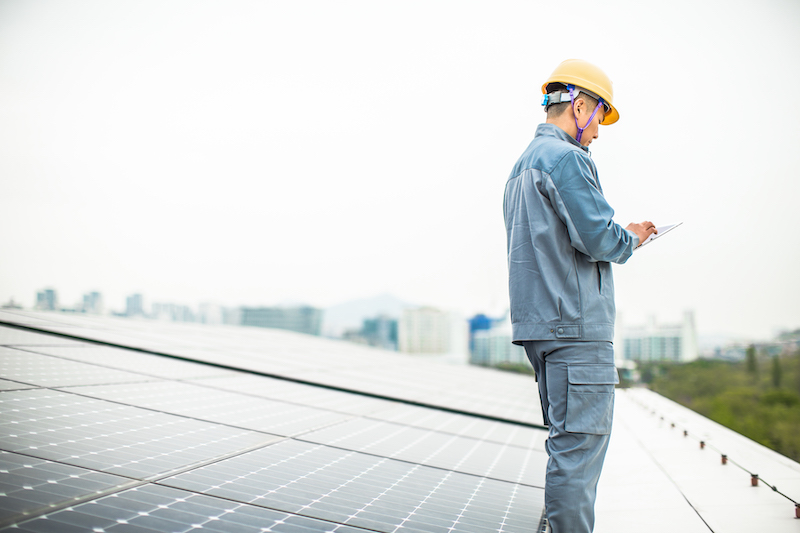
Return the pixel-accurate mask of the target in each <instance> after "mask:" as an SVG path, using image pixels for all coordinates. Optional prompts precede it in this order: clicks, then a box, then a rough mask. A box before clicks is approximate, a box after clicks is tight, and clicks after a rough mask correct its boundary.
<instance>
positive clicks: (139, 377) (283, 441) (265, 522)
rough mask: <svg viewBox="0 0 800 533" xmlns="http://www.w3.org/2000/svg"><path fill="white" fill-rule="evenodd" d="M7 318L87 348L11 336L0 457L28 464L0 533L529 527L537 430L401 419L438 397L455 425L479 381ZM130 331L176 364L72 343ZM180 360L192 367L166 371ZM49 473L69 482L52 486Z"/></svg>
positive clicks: (426, 416)
mask: <svg viewBox="0 0 800 533" xmlns="http://www.w3.org/2000/svg"><path fill="white" fill-rule="evenodd" d="M8 315H9V313H0V319H2V318H7V317H8ZM11 315H13V313H11ZM19 316H21V317H22V318H21V319H20V324H26V322H25V321H26V320H29V319H31V320H30V322H29V323H27V325H28V327H32V326H31V324H34V323H35V324H36V327H51V329H52V330H53V331H56V330H59V331H67V332H68V334H70V335H75V336H78V335H85V336H86V339H87V343H80V342H77V341H75V342H76V343H75V344H73V345H69V346H67V345H58V344H57V343H52V341H50V343H48V342H44V341H42V340H41V339H39V338H38V337H53V338H56V339H57V337H55V336H54V335H37V333H35V332H34V331H25V332H24V333H26V334H28V337H27V342H30V344H27V345H26V344H21V345H15V347H14V348H13V349H12V348H3V350H5V351H3V352H0V356H5V355H6V354H12V357H11V358H10V359H8V360H6V361H2V362H0V369H2V371H3V373H2V374H0V376H2V381H0V410H2V413H3V416H2V419H0V450H2V451H3V452H4V453H3V455H2V456H0V457H13V458H14V459H13V460H11V462H12V463H13V462H14V461H23V462H27V463H28V464H27V465H26V466H23V467H22V468H24V469H25V471H26V472H25V474H26V475H27V476H28V477H25V476H24V475H23V476H20V474H19V472H18V471H19V467H18V465H17V466H12V467H11V468H10V469H9V468H0V484H2V483H5V485H0V486H4V487H12V488H13V489H14V490H10V489H9V490H6V492H3V493H2V495H0V502H2V503H0V509H3V510H4V512H6V511H7V512H8V514H7V515H6V516H5V518H4V520H5V521H2V520H0V528H3V527H4V526H8V527H14V530H22V531H58V532H59V533H62V532H65V533H69V532H70V531H136V532H141V533H146V532H152V531H197V530H208V531H226V532H227V531H276V532H277V531H282V532H301V531H337V532H345V533H351V532H356V531H359V532H365V531H373V532H374V531H380V532H387V533H388V532H395V531H414V532H417V531H431V532H438V531H442V532H472V533H475V532H480V531H501V532H517V533H522V532H524V531H532V530H533V529H534V528H535V526H536V524H538V521H539V517H540V516H541V512H542V505H543V502H542V498H543V491H542V489H541V488H540V487H541V483H540V482H539V478H540V477H541V475H540V473H539V472H538V471H537V468H539V467H543V463H542V462H541V457H540V456H541V455H542V454H543V452H542V450H541V442H542V441H543V435H544V432H543V430H541V429H537V428H536V427H532V426H531V425H530V424H529V423H527V422H525V421H520V423H507V422H500V421H497V420H492V419H487V418H485V417H483V416H482V415H480V414H479V413H475V414H469V413H468V412H465V413H463V414H457V413H454V412H452V410H447V409H444V410H442V409H440V408H438V407H437V404H436V403H433V404H432V405H429V406H421V405H418V403H419V400H420V399H424V400H428V401H430V402H444V401H445V399H446V401H447V402H449V403H451V405H455V406H456V407H457V408H458V409H461V410H462V411H463V410H464V409H465V408H466V407H467V400H466V399H464V401H461V400H459V399H458V396H459V395H458V394H457V393H456V392H455V391H457V390H458V389H459V388H460V387H464V386H467V384H470V383H472V385H470V386H472V388H473V389H474V390H475V391H481V389H482V387H480V386H478V385H477V384H475V379H476V376H478V375H480V373H479V374H475V373H474V372H472V371H471V370H470V371H467V372H462V371H461V370H453V371H450V370H451V368H450V367H447V368H445V369H442V368H436V365H430V364H428V363H423V367H424V369H430V370H431V371H430V372H427V373H426V374H425V376H424V377H422V378H420V377H419V376H417V378H415V375H416V373H415V372H414V371H413V370H410V369H409V368H406V367H408V366H409V362H411V361H416V360H415V359H408V358H405V359H404V356H401V355H398V354H388V355H387V356H386V357H383V355H386V354H383V353H381V352H376V351H374V350H367V351H363V350H361V349H360V348H359V347H356V349H355V350H353V351H352V352H351V351H349V350H348V346H347V345H345V344H344V343H340V342H327V341H325V340H323V339H315V338H310V339H308V342H306V339H305V338H304V337H303V336H298V335H295V334H291V335H284V334H283V332H270V331H265V332H264V333H265V334H263V335H262V334H261V332H259V331H250V330H244V331H243V332H242V335H241V336H240V337H236V336H235V335H233V333H234V332H235V329H231V328H222V329H221V330H214V328H211V330H212V332H211V333H209V332H206V333H203V330H202V328H197V327H190V328H185V327H177V328H172V327H170V325H163V324H150V323H146V322H136V321H131V323H132V326H131V327H130V329H126V326H127V324H126V321H119V320H110V319H109V320H107V321H106V320H104V319H102V318H98V317H91V319H90V320H89V321H87V322H86V323H85V324H82V323H81V320H80V318H81V317H74V316H69V317H66V318H64V319H63V320H62V317H61V315H50V314H37V315H36V316H35V317H30V316H27V317H26V316H23V314H20V315H19ZM50 318H52V319H53V320H54V322H52V324H53V325H52V326H50V325H49V324H51V323H50V322H49V319H50ZM33 319H35V320H33ZM56 321H57V322H56ZM7 329H13V328H7V327H2V326H0V333H1V332H2V331H3V330H7ZM242 329H244V328H242ZM188 333H191V338H190V339H188V338H183V336H184V335H186V334H188ZM140 335H141V339H139V340H136V341H135V342H134V343H132V345H134V346H136V347H139V348H141V347H142V346H147V347H149V348H147V349H153V350H155V351H158V352H159V353H165V354H167V353H171V354H173V355H175V356H177V357H178V358H170V357H163V356H159V355H157V354H154V353H143V352H141V351H138V350H130V349H126V348H125V347H124V346H122V345H119V346H101V345H97V344H91V343H89V342H88V341H91V340H99V341H102V342H108V341H109V339H115V340H116V341H120V342H122V341H125V340H126V339H136V338H137V336H140ZM365 354H366V355H367V356H368V357H369V358H370V360H369V361H367V360H366V359H365V358H364V357H365ZM193 356H198V357H199V359H200V360H201V362H199V363H198V362H191V361H186V360H183V359H184V358H190V357H193ZM287 358H288V359H290V360H294V361H293V362H292V364H285V361H284V360H285V359H287ZM12 359H13V360H12ZM203 361H204V362H208V363H211V364H210V365H209V364H203ZM281 361H284V364H282V363H281ZM401 361H403V362H404V364H402V365H401V364H400V362H401ZM220 365H222V366H223V367H225V366H227V367H233V368H221V367H220ZM267 368H268V369H270V370H271V371H273V372H275V374H274V375H272V376H265V375H263V370H264V369H267ZM304 368H306V369H308V368H314V369H315V370H314V372H310V371H309V372H305V373H304V371H303V370H302V369H304ZM236 369H238V370H236ZM320 369H325V370H326V371H323V372H318V371H319V370H320ZM445 370H447V372H446V371H445ZM297 372H300V373H301V374H302V375H303V376H302V377H303V381H306V382H305V383H298V382H297V381H296V379H297V377H298V376H296V375H295V373H297ZM9 374H10V375H9ZM392 374H394V376H395V381H394V382H392V380H391V376H392ZM319 375H324V376H326V379H323V380H322V381H320V382H319V384H318V385H316V384H315V383H314V381H313V379H312V378H314V376H319ZM25 380H28V382H26V381H25ZM404 380H407V382H404ZM29 382H32V383H29ZM342 383H346V384H347V387H342V389H343V390H337V389H335V387H336V386H337V385H336V384H342ZM368 384H369V386H368ZM508 384H509V388H513V387H514V386H519V384H520V382H519V381H516V380H514V379H512V380H510V381H509V382H508ZM383 385H386V387H382V386H383ZM331 387H334V388H331ZM500 388H502V386H501V387H500ZM498 390H499V389H498V387H495V388H494V389H492V387H488V388H486V389H485V390H484V391H482V392H480V394H485V396H484V400H486V401H485V402H484V404H483V407H484V408H486V409H488V411H489V412H490V413H491V412H494V413H495V414H499V413H500V412H501V411H498V410H497V409H498V406H500V409H506V408H505V407H502V405H503V403H504V402H503V400H498V401H494V400H492V397H493V396H495V397H496V396H498V395H497V391H498ZM374 391H379V392H380V393H381V394H380V396H383V397H380V398H379V397H374V395H373V392H374ZM393 394H395V395H396V397H392V395H393ZM469 401H470V402H473V399H471V398H470V399H469ZM459 402H460V403H459ZM478 403H480V402H478ZM473 404H474V403H473ZM493 410H494V411H493ZM506 412H509V411H508V410H506ZM489 418H491V417H489ZM7 462H8V461H7ZM512 463H515V464H516V467H513V466H510V465H511V464H512ZM538 463H541V464H540V465H539V467H536V466H532V465H536V464H538ZM0 464H2V463H0ZM54 468H55V469H60V468H63V469H67V470H66V471H65V472H67V473H68V474H69V475H67V477H62V478H53V474H52V473H50V471H52V470H53V469H54ZM12 470H13V472H12ZM73 485H77V486H73ZM54 487H55V488H54ZM20 491H22V492H20ZM20 494H24V496H25V498H27V499H25V498H18V496H19V495H20ZM19 501H23V502H26V503H25V504H24V505H22V506H20V505H21V504H19ZM3 504H5V505H6V507H2V505H3Z"/></svg>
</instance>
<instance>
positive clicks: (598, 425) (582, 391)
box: [564, 364, 619, 435]
mask: <svg viewBox="0 0 800 533" xmlns="http://www.w3.org/2000/svg"><path fill="white" fill-rule="evenodd" d="M567 379H568V384H567V415H566V420H565V423H564V429H566V430H567V431H568V432H570V433H589V434H592V435H608V434H609V433H611V421H612V419H613V414H614V385H616V384H617V383H619V377H618V376H617V369H616V368H615V367H614V365H608V364H606V365H592V364H576V365H569V366H567Z"/></svg>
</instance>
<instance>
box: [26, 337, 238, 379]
mask: <svg viewBox="0 0 800 533" xmlns="http://www.w3.org/2000/svg"><path fill="white" fill-rule="evenodd" d="M24 349H25V350H27V351H30V352H35V353H38V354H43V355H52V356H55V357H58V358H61V359H66V360H71V361H79V362H83V363H89V364H93V365H98V366H100V367H111V368H116V369H119V370H125V371H127V372H133V373H136V374H141V375H145V376H153V377H160V378H163V379H181V380H186V379H198V378H204V377H221V376H235V375H236V374H237V373H236V372H233V371H230V370H225V369H222V368H215V367H213V366H209V365H205V364H199V363H190V362H188V361H177V360H175V359H170V358H167V357H162V356H158V355H152V354H147V353H139V354H138V355H137V356H136V357H135V358H134V357H131V351H130V350H123V349H121V348H112V347H109V346H99V345H93V344H83V345H76V346H36V347H25V348H24Z"/></svg>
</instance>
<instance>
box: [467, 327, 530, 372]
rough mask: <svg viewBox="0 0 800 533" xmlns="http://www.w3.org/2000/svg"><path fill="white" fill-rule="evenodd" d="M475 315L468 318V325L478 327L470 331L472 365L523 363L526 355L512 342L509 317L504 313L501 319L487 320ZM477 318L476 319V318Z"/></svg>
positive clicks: (525, 360)
mask: <svg viewBox="0 0 800 533" xmlns="http://www.w3.org/2000/svg"><path fill="white" fill-rule="evenodd" d="M479 317H484V318H485V316H484V315H477V316H476V317H474V318H473V319H472V320H470V325H473V324H478V325H479V326H480V327H478V328H476V329H474V330H473V332H472V339H471V340H472V350H471V352H470V360H469V362H470V363H471V364H473V365H481V366H497V365H498V364H501V363H512V364H525V363H526V362H527V361H528V356H527V355H526V354H525V349H524V348H523V347H522V346H517V345H516V344H513V343H512V342H511V341H512V334H511V317H510V315H508V314H506V316H505V317H503V318H501V319H489V322H488V326H489V327H485V325H486V324H487V322H486V321H485V320H483V319H479ZM476 319H478V320H476Z"/></svg>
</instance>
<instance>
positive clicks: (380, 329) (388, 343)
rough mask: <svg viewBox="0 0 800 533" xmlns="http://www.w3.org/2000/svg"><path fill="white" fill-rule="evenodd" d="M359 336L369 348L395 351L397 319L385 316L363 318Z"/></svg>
mask: <svg viewBox="0 0 800 533" xmlns="http://www.w3.org/2000/svg"><path fill="white" fill-rule="evenodd" d="M360 334H361V336H362V337H363V338H364V339H365V340H366V342H367V344H369V345H370V346H377V347H378V348H384V349H386V350H397V319H394V318H391V317H389V316H386V315H379V316H377V317H375V318H365V319H364V324H363V326H362V327H361V331H360Z"/></svg>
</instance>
